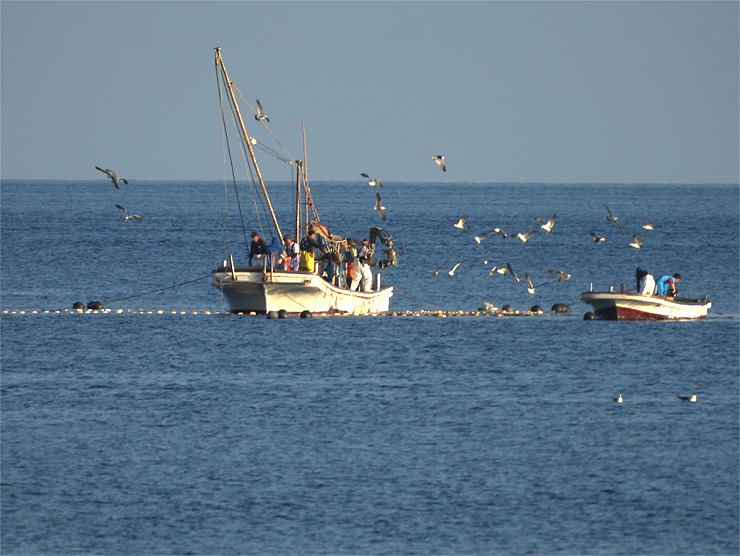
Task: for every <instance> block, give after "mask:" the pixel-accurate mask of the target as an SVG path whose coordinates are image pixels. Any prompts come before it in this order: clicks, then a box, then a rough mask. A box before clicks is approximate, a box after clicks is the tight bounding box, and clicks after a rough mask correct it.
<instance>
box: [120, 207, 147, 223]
mask: <svg viewBox="0 0 740 556" xmlns="http://www.w3.org/2000/svg"><path fill="white" fill-rule="evenodd" d="M116 207H118V208H119V209H121V210H122V211H123V218H121V221H122V222H127V221H128V220H129V219H130V218H133V219H134V220H138V221H139V222H143V220H144V219H143V218H142V217H141V216H139V215H138V214H128V213H126V209H125V208H123V207H122V206H121V205H116Z"/></svg>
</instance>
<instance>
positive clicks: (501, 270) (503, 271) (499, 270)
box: [488, 266, 506, 276]
mask: <svg viewBox="0 0 740 556" xmlns="http://www.w3.org/2000/svg"><path fill="white" fill-rule="evenodd" d="M494 272H495V273H497V274H500V275H501V276H503V275H504V274H506V267H505V266H501V267H498V266H494V267H493V268H492V269H491V272H489V273H488V275H489V276H493V273H494Z"/></svg>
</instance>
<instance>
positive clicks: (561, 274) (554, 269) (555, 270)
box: [547, 268, 570, 282]
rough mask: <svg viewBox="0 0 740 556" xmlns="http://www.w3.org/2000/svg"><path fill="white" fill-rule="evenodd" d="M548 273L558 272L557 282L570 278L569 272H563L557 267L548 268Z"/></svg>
mask: <svg viewBox="0 0 740 556" xmlns="http://www.w3.org/2000/svg"><path fill="white" fill-rule="evenodd" d="M547 272H549V273H550V274H560V277H559V278H558V282H562V281H563V280H568V279H569V278H570V274H568V273H567V272H563V271H562V270H558V269H557V268H553V269H552V270H548V271H547Z"/></svg>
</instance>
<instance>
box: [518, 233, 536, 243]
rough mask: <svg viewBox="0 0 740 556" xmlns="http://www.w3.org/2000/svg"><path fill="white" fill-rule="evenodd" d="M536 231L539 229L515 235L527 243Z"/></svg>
mask: <svg viewBox="0 0 740 556" xmlns="http://www.w3.org/2000/svg"><path fill="white" fill-rule="evenodd" d="M536 233H537V231H536V230H533V231H531V232H524V233H523V234H522V233H518V234H516V235H515V236H513V237H516V238H519V241H521V242H522V243H527V241H529V238H530V237H532V236H533V235H534V234H536Z"/></svg>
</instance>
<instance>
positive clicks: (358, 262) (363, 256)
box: [349, 238, 373, 292]
mask: <svg viewBox="0 0 740 556" xmlns="http://www.w3.org/2000/svg"><path fill="white" fill-rule="evenodd" d="M354 266H355V277H354V278H353V279H352V285H351V286H350V288H349V289H351V290H352V291H355V290H356V289H357V286H359V285H360V280H362V291H364V292H369V291H370V288H371V286H372V283H373V273H372V272H371V271H370V240H369V239H367V238H365V239H363V240H362V247H360V249H359V250H358V251H357V258H356V259H355V265H354Z"/></svg>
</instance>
